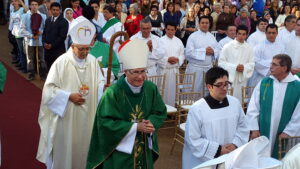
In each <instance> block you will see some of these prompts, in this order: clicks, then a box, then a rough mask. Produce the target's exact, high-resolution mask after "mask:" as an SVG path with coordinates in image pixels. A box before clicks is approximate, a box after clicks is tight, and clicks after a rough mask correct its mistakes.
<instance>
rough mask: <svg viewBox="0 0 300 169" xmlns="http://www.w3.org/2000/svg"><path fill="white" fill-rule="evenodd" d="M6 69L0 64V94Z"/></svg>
mask: <svg viewBox="0 0 300 169" xmlns="http://www.w3.org/2000/svg"><path fill="white" fill-rule="evenodd" d="M6 72H7V71H6V69H5V67H4V66H3V64H2V63H1V62H0V93H3V90H4V84H5V80H6Z"/></svg>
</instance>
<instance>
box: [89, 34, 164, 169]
mask: <svg viewBox="0 0 300 169" xmlns="http://www.w3.org/2000/svg"><path fill="white" fill-rule="evenodd" d="M132 49H135V50H132ZM148 53H149V50H148V46H147V45H146V43H144V42H143V41H142V40H140V39H134V40H130V41H127V42H124V43H123V44H122V46H121V47H120V48H119V56H120V61H121V62H122V63H123V66H124V69H125V74H124V75H123V76H122V77H121V78H120V79H119V80H118V81H117V83H116V84H113V85H112V86H110V87H109V88H107V89H106V91H105V93H104V94H103V96H102V98H101V101H100V103H99V106H98V110H97V113H96V117H95V122H94V128H93V133H92V139H91V143H90V149H89V155H88V162H87V166H86V168H87V169H92V168H101V169H121V168H126V169H127V168H128V169H134V168H142V169H144V168H148V169H153V163H154V162H155V160H157V158H158V155H159V150H158V140H157V131H158V129H159V128H160V126H161V125H162V124H163V122H164V120H165V118H166V107H165V104H164V102H163V101H162V98H161V96H160V94H159V91H158V89H157V87H156V85H155V84H153V83H152V82H150V81H147V80H145V79H146V73H147V70H146V67H147V59H148Z"/></svg>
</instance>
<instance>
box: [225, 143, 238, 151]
mask: <svg viewBox="0 0 300 169" xmlns="http://www.w3.org/2000/svg"><path fill="white" fill-rule="evenodd" d="M224 146H225V147H226V149H228V150H229V151H230V152H231V151H233V150H235V149H237V146H236V145H234V144H226V145H224Z"/></svg>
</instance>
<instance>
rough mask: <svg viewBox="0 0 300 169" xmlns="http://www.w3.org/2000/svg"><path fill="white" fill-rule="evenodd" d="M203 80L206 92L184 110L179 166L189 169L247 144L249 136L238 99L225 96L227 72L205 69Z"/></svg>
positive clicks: (217, 69)
mask: <svg viewBox="0 0 300 169" xmlns="http://www.w3.org/2000/svg"><path fill="white" fill-rule="evenodd" d="M229 76H230V75H229ZM205 83H206V86H207V88H208V90H209V95H208V96H206V97H204V98H202V99H200V100H198V101H197V102H195V103H194V104H193V105H192V106H191V108H190V111H189V113H188V117H187V121H186V126H185V136H184V147H183V153H182V168H183V169H191V168H193V167H195V166H197V165H199V164H201V163H203V162H205V161H208V160H211V159H214V158H217V157H219V156H221V155H224V154H227V153H230V152H231V151H233V150H235V149H236V148H237V147H240V146H242V145H243V144H245V143H247V141H248V138H249V130H248V128H247V126H246V121H245V114H244V111H243V109H242V107H241V104H240V102H239V101H238V100H237V99H236V98H235V97H232V96H229V95H227V91H228V88H229V86H230V82H229V81H228V72H227V71H226V70H224V69H223V68H220V67H213V68H211V69H210V70H208V71H207V73H206V76H205Z"/></svg>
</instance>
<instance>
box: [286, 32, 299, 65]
mask: <svg viewBox="0 0 300 169" xmlns="http://www.w3.org/2000/svg"><path fill="white" fill-rule="evenodd" d="M285 52H286V53H287V54H288V55H289V56H290V57H291V59H292V61H293V65H292V68H300V36H296V35H294V36H291V38H290V40H289V41H288V42H287V43H286V44H285Z"/></svg>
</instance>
